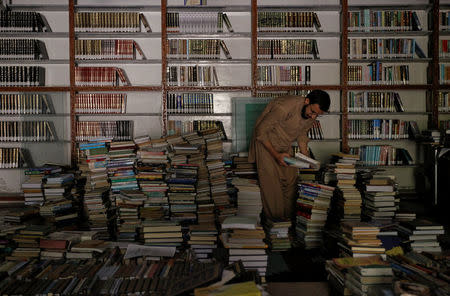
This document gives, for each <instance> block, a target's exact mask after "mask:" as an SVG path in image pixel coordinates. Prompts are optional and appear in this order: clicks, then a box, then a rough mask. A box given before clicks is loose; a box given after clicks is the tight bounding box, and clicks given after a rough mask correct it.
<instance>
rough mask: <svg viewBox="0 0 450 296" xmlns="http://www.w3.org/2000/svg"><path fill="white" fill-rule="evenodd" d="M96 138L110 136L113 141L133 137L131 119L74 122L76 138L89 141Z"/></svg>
mask: <svg viewBox="0 0 450 296" xmlns="http://www.w3.org/2000/svg"><path fill="white" fill-rule="evenodd" d="M97 138H112V139H113V140H115V141H129V140H132V139H133V121H130V120H117V121H78V122H77V124H76V140H77V141H80V142H86V141H91V140H93V139H97Z"/></svg>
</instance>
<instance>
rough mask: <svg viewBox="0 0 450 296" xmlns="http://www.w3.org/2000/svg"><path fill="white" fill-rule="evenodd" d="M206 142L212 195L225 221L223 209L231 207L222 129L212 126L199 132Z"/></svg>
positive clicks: (221, 218)
mask: <svg viewBox="0 0 450 296" xmlns="http://www.w3.org/2000/svg"><path fill="white" fill-rule="evenodd" d="M199 133H200V135H201V136H202V137H203V138H204V139H205V142H206V166H207V167H208V173H209V181H210V184H211V197H212V200H213V201H214V206H215V209H216V212H217V215H218V219H219V222H221V221H223V219H224V216H223V210H226V209H227V208H229V207H230V197H229V195H228V188H227V178H226V172H225V163H224V161H223V140H222V138H223V134H222V133H221V131H220V129H218V128H212V129H206V130H202V131H200V132H199Z"/></svg>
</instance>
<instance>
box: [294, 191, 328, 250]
mask: <svg viewBox="0 0 450 296" xmlns="http://www.w3.org/2000/svg"><path fill="white" fill-rule="evenodd" d="M334 189H335V188H334V187H331V186H327V185H322V184H316V183H300V184H299V190H298V198H297V215H296V226H295V230H296V231H295V232H296V234H297V241H296V243H298V244H300V245H303V246H304V247H305V248H306V249H311V248H317V247H320V246H321V245H322V241H323V240H322V230H323V227H324V226H325V222H326V220H327V214H328V208H329V206H330V199H331V197H332V196H333V193H334Z"/></svg>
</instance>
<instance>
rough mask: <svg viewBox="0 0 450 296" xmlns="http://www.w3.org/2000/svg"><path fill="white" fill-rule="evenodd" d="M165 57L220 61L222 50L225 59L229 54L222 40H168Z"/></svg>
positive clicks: (228, 57) (229, 57) (229, 56)
mask: <svg viewBox="0 0 450 296" xmlns="http://www.w3.org/2000/svg"><path fill="white" fill-rule="evenodd" d="M166 47H167V57H168V58H172V59H187V60H189V59H201V58H203V59H220V49H221V48H222V50H223V52H224V54H225V56H226V57H227V59H231V54H230V51H229V49H228V47H227V46H226V44H225V41H224V40H222V39H168V40H167V41H166Z"/></svg>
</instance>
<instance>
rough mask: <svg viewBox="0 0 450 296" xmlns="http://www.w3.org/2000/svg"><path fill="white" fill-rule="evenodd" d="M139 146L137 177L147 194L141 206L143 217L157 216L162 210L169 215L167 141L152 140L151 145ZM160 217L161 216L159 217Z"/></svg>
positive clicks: (165, 215) (165, 214)
mask: <svg viewBox="0 0 450 296" xmlns="http://www.w3.org/2000/svg"><path fill="white" fill-rule="evenodd" d="M138 147H139V150H138V151H137V158H138V160H137V166H136V170H137V172H138V174H137V177H136V178H137V179H138V181H139V187H140V189H141V191H142V192H144V193H145V194H146V195H147V200H146V201H144V206H143V207H142V208H141V218H151V219H153V218H157V217H156V216H159V215H160V213H161V212H162V215H163V216H164V217H166V218H168V217H169V201H168V198H167V190H168V188H169V187H168V186H167V183H166V181H165V177H166V167H167V165H168V158H167V142H166V141H165V139H156V140H151V141H150V143H149V145H146V146H143V147H140V146H139V145H138ZM153 214H154V215H153ZM157 219H159V218H157Z"/></svg>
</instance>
